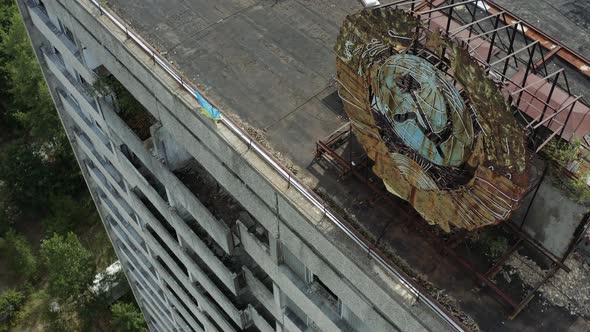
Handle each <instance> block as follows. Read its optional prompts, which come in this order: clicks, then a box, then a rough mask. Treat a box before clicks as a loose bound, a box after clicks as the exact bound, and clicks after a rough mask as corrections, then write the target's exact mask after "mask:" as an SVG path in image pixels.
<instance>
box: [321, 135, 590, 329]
mask: <svg viewBox="0 0 590 332" xmlns="http://www.w3.org/2000/svg"><path fill="white" fill-rule="evenodd" d="M352 137H353V134H352V131H351V125H350V123H347V124H345V125H343V126H342V127H340V128H339V129H337V130H336V131H334V132H333V133H332V134H330V135H329V136H327V137H326V138H324V139H322V140H319V141H317V143H316V150H315V157H316V160H322V161H325V162H327V163H328V165H329V166H331V167H333V169H334V170H336V172H337V173H338V176H339V177H340V178H346V177H354V178H356V179H357V180H359V181H360V182H361V183H363V185H365V186H366V187H367V188H369V189H370V190H371V191H372V192H373V193H374V196H373V198H372V199H371V202H372V203H375V202H376V201H378V200H384V201H386V203H387V206H389V207H391V211H392V212H393V211H395V214H396V216H395V218H396V220H398V221H400V222H402V223H404V224H406V226H408V227H409V228H410V229H417V230H419V233H420V234H423V235H424V236H427V237H428V241H429V243H431V244H433V245H434V246H435V247H437V248H441V249H442V250H443V252H444V253H445V254H446V255H449V256H450V257H452V258H453V259H454V260H455V261H456V262H457V263H458V264H459V265H460V266H461V267H462V268H464V269H465V270H466V271H468V272H469V273H471V274H473V276H474V277H475V278H476V279H477V280H478V281H479V282H480V283H481V285H482V286H484V287H487V288H489V289H490V290H492V291H493V292H494V293H495V294H496V295H497V296H498V297H499V298H500V299H501V300H503V301H504V302H505V303H506V304H508V306H509V311H508V317H509V318H510V319H513V318H515V317H516V316H517V315H518V314H519V313H520V312H521V311H522V309H524V308H525V307H526V305H527V304H528V303H529V302H530V301H531V300H532V299H533V298H534V296H535V294H536V292H537V291H538V289H539V288H540V287H541V286H543V285H544V284H545V283H546V282H547V281H548V280H549V279H550V278H551V277H552V276H553V275H554V274H555V273H556V272H557V271H558V270H559V269H563V270H564V271H566V272H570V271H571V270H570V268H569V267H568V266H567V265H565V263H564V262H565V260H566V259H567V258H568V257H569V255H570V253H571V252H572V251H573V249H574V248H575V245H576V244H577V243H578V242H579V241H580V239H581V238H582V236H583V234H584V232H585V229H586V228H587V227H588V225H590V223H589V220H590V219H589V218H588V216H585V217H584V220H582V221H581V222H580V229H579V230H578V232H577V234H576V235H575V236H574V238H573V240H572V241H571V243H569V244H568V250H567V251H566V253H565V254H563V255H561V256H558V255H556V254H554V253H553V252H551V250H549V249H547V248H546V247H544V246H543V245H542V244H541V243H539V242H538V241H536V240H535V239H533V238H532V237H531V236H529V235H528V234H527V233H525V232H524V231H523V230H522V227H523V226H524V225H523V223H520V225H515V224H514V223H513V222H512V221H506V222H503V223H501V224H500V225H498V226H494V227H502V228H503V230H504V231H506V232H507V233H509V234H511V235H512V237H513V238H514V239H515V240H516V241H515V242H514V243H513V244H512V245H511V246H510V248H509V249H508V250H506V251H505V252H504V253H503V254H502V255H501V256H500V258H498V259H497V260H495V261H494V262H492V263H491V265H490V266H489V267H488V268H487V269H486V270H485V271H483V272H482V271H478V269H477V268H476V267H475V264H473V263H472V262H470V261H469V260H468V259H467V258H466V257H463V256H462V255H461V254H460V253H459V252H457V250H455V248H457V247H458V246H459V245H460V244H461V243H463V242H464V241H465V238H466V235H467V232H466V231H461V232H458V233H456V234H455V235H454V236H452V237H450V238H447V239H443V238H441V237H440V235H439V234H438V233H436V232H435V231H434V229H433V228H432V227H431V226H429V225H428V224H427V223H426V222H421V221H420V219H421V217H420V215H419V214H418V213H416V212H415V211H413V210H411V209H407V207H405V206H403V205H402V204H400V200H399V199H397V198H396V197H395V196H393V195H392V194H391V193H390V192H388V191H387V190H385V189H384V188H382V187H381V186H379V185H377V184H376V182H375V181H372V180H371V175H372V174H371V172H370V166H371V163H370V161H369V159H368V158H367V157H366V156H365V155H357V154H354V155H353V153H352V151H353V147H352V146H351V145H352V144H353V142H352ZM345 146H346V147H347V149H348V151H347V152H344V151H345V150H346V149H343V148H342V147H345ZM545 171H546V169H545ZM543 178H544V176H541V177H540V178H539V179H537V183H536V184H535V185H533V186H531V192H532V193H533V197H532V201H533V200H534V198H535V196H536V192H537V190H538V188H539V186H540V185H541V183H542V181H543ZM532 201H531V202H532ZM392 218H393V215H392ZM523 220H524V219H523ZM384 231H385V230H384ZM384 231H383V232H381V235H383V234H384ZM380 240H381V237H379V238H377V242H379V241H380ZM523 246H527V247H528V248H530V249H532V250H535V251H536V252H538V253H540V254H541V255H542V256H544V257H545V258H547V259H548V260H549V261H550V262H551V266H550V268H549V270H547V271H545V272H543V276H542V278H541V281H540V282H538V283H537V284H536V285H534V286H533V288H532V289H531V290H529V292H528V293H527V294H526V295H525V296H524V297H523V298H522V299H520V300H518V299H515V298H514V297H513V296H511V295H510V294H508V292H506V291H504V290H502V289H501V288H500V287H499V286H498V285H497V284H496V282H494V280H493V279H494V277H495V276H496V274H497V273H498V272H499V271H500V270H501V268H502V266H503V265H504V264H505V263H506V261H507V260H508V259H509V258H510V257H511V256H512V255H513V254H514V253H515V252H516V251H517V250H518V249H519V248H521V247H523Z"/></svg>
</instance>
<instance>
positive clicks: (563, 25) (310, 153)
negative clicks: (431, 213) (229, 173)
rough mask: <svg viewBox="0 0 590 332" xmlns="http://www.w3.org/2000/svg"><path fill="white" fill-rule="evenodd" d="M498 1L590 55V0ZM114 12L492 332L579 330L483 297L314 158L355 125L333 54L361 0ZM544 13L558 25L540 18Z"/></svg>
mask: <svg viewBox="0 0 590 332" xmlns="http://www.w3.org/2000/svg"><path fill="white" fill-rule="evenodd" d="M382 2H383V3H385V2H386V1H382ZM498 2H499V3H500V4H502V5H503V6H505V7H507V8H508V9H511V10H514V12H515V14H516V15H518V16H523V17H526V18H528V19H532V20H533V21H532V22H531V23H533V24H535V25H537V26H538V27H539V28H542V29H545V30H546V31H548V33H549V34H552V33H555V35H554V37H555V38H556V39H559V40H561V41H562V42H564V43H565V44H568V45H570V46H572V47H573V48H574V49H576V50H578V51H579V52H580V53H582V54H588V53H590V43H589V42H588V34H587V29H588V20H587V18H588V16H587V15H589V14H588V13H589V12H590V11H589V9H590V2H589V3H587V4H584V5H581V6H582V8H581V9H585V10H586V11H585V13H577V12H576V10H575V9H576V8H580V7H579V6H578V5H579V4H578V2H580V1H574V0H569V1H568V0H558V1H551V2H549V1H541V2H542V3H543V5H537V4H538V3H539V1H538V0H526V1H522V0H521V1H511V0H500V1H498ZM550 3H551V4H550ZM109 6H110V7H111V8H113V9H114V10H115V11H116V12H117V13H118V14H119V15H120V16H121V17H122V18H123V19H125V20H126V21H127V22H129V24H130V25H131V26H132V27H133V28H134V29H135V30H136V31H137V32H138V33H139V34H140V35H141V36H142V37H144V38H145V39H146V40H147V41H148V42H150V43H151V44H152V46H154V47H156V48H158V49H159V50H160V52H161V53H162V55H164V56H165V57H166V58H167V59H169V60H170V61H171V62H172V64H173V65H174V66H176V67H177V68H178V69H179V70H180V71H182V72H183V73H184V74H185V76H186V77H187V78H188V79H190V80H191V81H192V82H193V83H195V84H196V85H197V86H198V87H199V88H200V89H201V90H202V91H203V93H204V94H206V95H207V96H208V97H209V98H210V99H211V100H212V101H214V102H215V103H216V104H217V106H218V107H219V108H220V109H221V110H222V111H223V112H225V113H230V114H233V115H235V116H237V117H239V118H240V119H241V120H243V121H244V122H246V123H248V124H249V125H250V126H251V127H253V128H256V129H257V130H259V131H260V132H261V133H262V134H263V135H264V136H265V138H266V140H267V141H268V143H269V144H270V146H271V147H272V148H273V149H274V150H276V151H278V152H280V153H281V154H283V155H284V156H287V157H288V158H289V159H290V160H291V161H292V162H293V163H294V164H295V165H296V166H298V168H300V169H302V170H306V171H305V172H304V173H305V175H306V176H308V177H309V178H312V179H313V180H312V183H313V185H315V186H316V188H321V189H322V190H323V191H325V192H327V193H328V194H329V195H330V196H331V197H332V198H333V200H334V201H335V202H337V203H338V204H339V205H341V206H343V207H344V208H345V210H346V211H347V212H349V213H350V214H353V215H355V216H356V218H357V219H358V220H361V221H362V223H363V226H365V227H366V228H367V229H368V230H369V231H370V232H371V233H373V234H375V235H382V236H381V237H380V238H381V241H384V242H386V243H388V245H389V246H390V247H391V248H392V249H393V250H394V251H395V252H396V253H397V254H398V255H399V256H400V257H402V258H403V259H404V260H405V261H406V262H407V263H408V264H409V265H410V266H412V268H414V269H415V270H416V271H417V272H418V273H419V274H420V275H421V276H423V277H424V278H425V279H427V280H428V281H430V282H432V283H433V284H435V285H436V286H437V287H438V288H440V289H444V290H445V293H447V294H450V295H452V296H453V297H454V298H456V299H457V302H458V305H459V306H460V307H461V309H463V310H464V311H466V312H468V313H469V314H470V315H471V316H472V317H473V318H474V319H475V320H476V321H477V323H478V324H479V325H480V327H481V328H482V329H483V330H499V329H503V330H514V331H526V330H531V331H533V330H534V331H538V330H545V329H547V330H564V329H566V328H568V327H570V326H573V324H579V321H578V322H576V321H577V318H576V317H573V316H571V315H569V314H568V312H567V311H566V310H562V309H561V308H558V307H543V305H542V303H541V301H540V300H538V297H537V298H536V299H535V300H533V302H531V304H530V305H529V307H528V308H527V309H525V311H524V312H523V313H521V315H520V316H519V317H518V318H517V319H516V320H513V321H508V320H507V319H506V311H505V307H504V306H503V305H502V304H501V303H500V302H499V301H497V300H496V299H495V297H494V296H492V295H491V292H489V291H486V290H485V289H484V290H481V291H479V292H474V291H473V289H475V288H477V287H478V284H477V283H476V282H475V280H473V278H472V276H471V275H469V274H468V273H466V272H464V271H463V270H460V269H459V268H458V267H457V264H456V263H455V262H454V261H453V260H452V259H450V258H448V257H445V256H443V255H442V254H441V250H440V248H435V247H433V246H432V245H431V244H430V243H429V242H428V239H427V238H424V237H422V236H421V235H420V234H418V232H416V231H415V229H413V228H412V227H409V226H408V225H407V223H406V220H402V219H404V218H407V217H403V216H402V215H403V214H400V213H396V211H391V206H387V205H386V204H383V203H382V202H381V203H375V204H367V203H366V202H367V201H368V200H369V199H370V196H371V195H372V194H371V192H369V191H368V190H367V189H366V188H363V184H361V183H360V182H358V181H356V180H354V179H347V180H342V181H340V180H338V179H337V178H336V176H335V175H334V173H333V172H330V171H329V170H328V171H327V170H326V169H325V168H322V167H320V166H319V165H317V163H315V162H314V151H315V144H316V141H318V140H319V139H322V138H324V137H325V136H327V135H328V134H330V133H332V132H333V131H334V130H336V129H337V128H339V127H341V126H342V125H343V124H345V123H346V120H345V118H346V116H345V114H344V113H343V112H342V111H341V107H340V106H339V100H338V98H337V96H336V95H335V94H334V93H335V91H336V86H335V82H334V80H333V78H334V77H335V73H336V71H335V54H334V52H333V51H332V48H333V45H334V42H335V40H336V36H337V34H338V32H339V25H340V23H341V22H342V21H343V19H344V18H345V16H346V15H347V14H349V13H352V12H355V11H357V10H360V9H361V8H362V5H361V3H360V2H359V1H357V0H278V1H275V0H265V1H256V0H216V1H211V0H167V1H156V0H109ZM576 6H578V7H576ZM584 6H585V7H584ZM586 7H588V8H586ZM581 9H580V10H581ZM533 11H534V13H533ZM537 11H538V12H537ZM559 15H562V16H564V17H566V18H567V19H561V18H559V17H560V16H559ZM585 15H586V16H585ZM535 17H539V19H541V17H543V18H546V17H549V18H551V21H539V22H535V21H534V19H535ZM543 20H544V19H543ZM554 21H555V22H554ZM546 22H549V23H546ZM558 23H559V25H558ZM572 29H573V30H572ZM585 29H586V30H585ZM570 30H571V31H570ZM355 181H356V182H355ZM400 204H403V202H401V203H400ZM408 209H411V207H408ZM417 222H421V221H417ZM376 237H377V236H376ZM541 310H545V311H544V312H543V313H541Z"/></svg>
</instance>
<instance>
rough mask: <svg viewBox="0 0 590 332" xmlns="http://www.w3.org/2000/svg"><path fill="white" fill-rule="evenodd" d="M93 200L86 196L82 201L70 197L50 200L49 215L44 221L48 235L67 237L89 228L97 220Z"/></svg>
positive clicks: (51, 198)
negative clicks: (55, 234)
mask: <svg viewBox="0 0 590 332" xmlns="http://www.w3.org/2000/svg"><path fill="white" fill-rule="evenodd" d="M93 210H94V209H93V203H92V200H91V199H89V197H88V196H84V197H83V198H82V199H81V200H80V201H76V200H74V199H73V198H72V197H71V196H69V195H57V196H51V197H50V198H49V215H48V216H47V217H46V218H45V219H44V220H43V223H44V226H45V231H46V233H47V234H53V233H57V234H59V235H65V234H67V233H68V232H71V231H73V230H76V229H79V228H80V227H81V226H87V225H89V224H90V223H92V222H93V221H94V220H95V217H94V215H93V214H94V211H93Z"/></svg>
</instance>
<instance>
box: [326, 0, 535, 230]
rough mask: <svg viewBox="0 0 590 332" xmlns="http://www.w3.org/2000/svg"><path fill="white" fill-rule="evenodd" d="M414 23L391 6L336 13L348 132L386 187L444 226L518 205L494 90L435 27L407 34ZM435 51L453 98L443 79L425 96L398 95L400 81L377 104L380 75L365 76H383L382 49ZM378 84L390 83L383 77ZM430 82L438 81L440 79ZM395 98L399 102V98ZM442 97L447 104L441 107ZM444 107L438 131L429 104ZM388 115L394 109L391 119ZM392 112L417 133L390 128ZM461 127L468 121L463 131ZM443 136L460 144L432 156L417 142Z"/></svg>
mask: <svg viewBox="0 0 590 332" xmlns="http://www.w3.org/2000/svg"><path fill="white" fill-rule="evenodd" d="M417 27H418V21H417V19H416V18H415V17H414V16H412V15H411V14H408V13H406V12H404V11H402V10H398V9H394V8H391V7H383V8H377V9H366V10H363V11H360V12H358V13H355V14H352V15H349V16H348V17H347V18H346V19H345V21H344V23H343V24H342V27H341V30H340V35H339V37H338V39H337V42H336V45H335V47H334V50H335V52H336V54H337V57H336V68H337V80H338V83H339V86H338V89H339V93H340V96H341V97H342V99H343V102H344V110H345V112H346V113H347V115H348V117H349V118H350V120H351V123H352V128H353V131H354V133H355V135H356V137H357V138H358V140H359V142H360V143H361V144H362V145H363V147H364V149H365V151H366V153H367V155H368V157H369V158H370V159H372V160H373V161H374V162H375V165H374V167H373V171H374V172H375V174H376V175H377V176H379V177H380V178H381V179H382V180H383V182H384V184H385V185H386V187H387V188H388V190H389V191H391V192H392V193H393V194H395V195H397V196H399V197H401V198H403V199H405V200H407V201H408V202H410V204H412V206H413V207H414V208H415V209H416V210H417V211H418V212H419V213H420V214H421V215H422V217H423V218H424V219H425V220H426V221H427V222H429V223H431V224H437V225H438V226H439V227H441V228H442V229H444V230H446V231H450V229H451V227H457V228H464V229H467V230H474V229H477V228H480V227H484V226H486V225H492V224H496V223H498V222H501V221H502V220H505V219H507V218H508V217H509V215H510V213H511V212H512V211H514V210H515V209H516V208H517V207H518V206H519V204H520V202H521V200H522V198H523V196H524V194H525V192H526V188H527V185H528V181H529V174H528V167H527V166H528V164H529V160H527V154H526V148H525V141H524V134H523V132H522V130H521V128H520V127H519V125H518V124H517V122H516V120H515V119H514V118H513V116H512V114H511V112H510V110H509V107H508V104H507V103H506V101H505V100H504V98H503V96H502V94H501V92H500V91H499V89H498V88H497V87H496V85H495V84H494V82H493V81H492V80H491V79H490V78H489V77H487V75H486V73H485V71H484V69H483V68H481V67H480V66H479V64H478V63H477V61H475V60H474V59H472V58H471V57H470V56H469V53H468V52H467V50H466V49H464V48H463V47H461V46H460V44H459V43H458V42H456V41H454V40H450V39H448V38H447V37H446V36H443V35H441V34H440V33H438V32H430V31H424V30H422V32H420V35H417V32H416V31H417ZM419 39H420V41H419ZM443 50H445V51H446V52H447V54H448V55H449V58H450V74H452V76H453V77H454V78H455V79H456V80H457V86H460V87H462V88H463V89H464V91H463V94H462V95H461V96H462V97H461V98H463V100H460V101H458V100H456V98H455V99H454V97H453V96H452V94H453V92H452V91H451V90H450V89H449V88H448V87H445V89H442V88H441V89H438V90H437V89H436V88H432V91H429V92H428V98H424V99H425V100H427V102H421V101H416V100H415V99H414V100H413V101H412V100H410V99H408V98H407V96H405V97H406V99H403V98H402V97H403V96H402V97H400V95H399V94H400V93H406V94H407V93H408V90H411V89H412V85H411V84H410V88H409V89H405V90H399V89H397V88H391V89H389V90H390V91H391V92H390V93H391V94H392V95H391V98H389V99H387V100H388V101H390V102H389V103H387V107H384V106H383V104H384V103H382V104H381V105H380V104H379V103H378V102H379V100H378V99H377V98H376V94H377V93H378V91H376V90H377V89H382V88H383V86H382V85H383V83H375V82H384V81H383V80H381V81H379V80H377V79H376V77H377V75H379V73H380V71H379V68H380V67H381V66H383V64H387V63H389V64H390V63H392V60H391V59H392V57H396V56H399V55H401V54H403V55H415V56H421V54H428V53H430V54H442V52H443ZM388 61H389V62H388ZM423 61H426V60H423ZM419 62H420V61H418V63H419ZM408 71H409V72H412V74H411V75H415V76H416V77H418V78H419V80H418V83H420V79H422V80H428V79H431V78H428V77H419V76H420V75H422V74H423V73H430V72H432V71H431V70H424V71H417V70H413V71H412V70H411V68H410V69H408ZM415 73H417V74H415ZM393 76H395V75H393ZM424 82H426V83H428V81H424ZM426 83H425V84H426ZM388 84H390V85H391V86H393V84H392V82H391V81H389V83H388ZM428 84H429V83H428ZM437 84H439V85H446V83H445V82H441V81H440V80H439V81H438V83H437ZM398 86H399V85H398ZM403 88H405V86H403ZM414 88H415V87H414ZM420 88H422V85H420ZM384 91H385V93H387V89H385V90H384ZM400 91H401V92H400ZM440 91H444V92H440ZM410 92H411V91H410ZM419 92H421V93H424V90H422V91H419ZM380 93H382V94H383V91H381V92H380ZM436 93H438V94H439V95H436ZM433 94H434V95H433ZM418 96H420V95H418ZM441 98H442V99H444V102H442V101H441V100H442V99H441ZM401 100H405V102H406V104H405V105H401V102H400V101H401ZM392 101H393V102H392ZM449 103H455V104H454V105H453V107H449ZM467 104H469V106H466V105H467ZM396 105H397V107H396ZM416 105H418V106H416ZM441 105H443V106H441ZM445 106H446V107H445ZM400 108H403V109H404V110H405V111H404V112H400ZM445 109H446V110H449V109H451V110H452V112H448V113H447V118H448V119H449V120H448V121H449V122H448V123H447V125H446V127H449V128H452V130H451V131H450V134H449V130H447V132H446V136H445V137H443V134H442V133H444V131H443V130H442V129H441V128H442V127H445V126H444V121H445V120H444V119H445V118H444V117H443V116H442V115H441V114H437V113H436V112H438V113H440V112H442V111H443V110H445ZM427 112H430V113H427ZM392 114H401V115H397V117H396V118H393V120H392ZM412 114H414V115H412ZM461 114H468V115H469V116H468V117H465V116H462V115H461ZM388 116H389V117H388ZM436 116H438V118H436ZM420 117H421V118H420ZM400 119H401V120H400ZM408 119H410V120H408ZM436 119H439V120H440V119H442V120H440V121H443V122H442V125H441V123H438V124H436V123H435V124H434V125H433V123H430V121H433V122H434V121H435V120H436ZM395 121H415V125H414V126H415V127H420V130H421V131H422V134H424V138H422V139H423V140H424V141H422V142H419V143H420V144H414V145H412V144H410V142H408V141H409V140H410V139H416V137H418V136H419V135H420V134H421V133H420V132H418V131H415V132H416V135H418V136H411V135H410V136H407V137H404V136H403V135H401V134H400V131H399V130H398V131H397V132H396V128H395V126H396V125H398V123H394V122H395ZM465 121H470V122H469V123H465ZM427 122H428V123H427ZM460 122H463V123H462V127H461V126H459V125H458V124H459V123H460ZM425 123H427V124H426V125H425ZM427 125H429V126H432V127H431V128H430V127H429V128H426V127H427ZM437 125H439V127H440V128H439V127H436V126H437ZM446 127H445V128H446ZM425 128H426V129H427V130H426V129H425ZM432 128H438V129H437V130H439V131H438V132H437V131H436V130H435V129H432ZM457 128H459V129H457ZM461 128H463V129H465V130H467V132H461V130H460V129H461ZM469 128H475V129H473V132H468V130H469ZM398 129H399V128H398ZM433 137H434V138H433ZM448 137H451V138H453V139H457V142H459V141H461V142H463V143H464V144H465V147H464V149H461V150H457V149H456V146H453V145H448V144H447V146H446V147H445V148H446V150H443V154H442V156H443V157H442V158H435V154H436V153H440V150H434V149H430V150H427V149H426V148H425V147H428V146H430V147H432V144H433V142H434V143H437V144H440V141H441V140H444V139H447V141H445V142H449V141H448V140H449V139H451V138H448ZM467 137H469V138H470V140H468V139H467ZM437 140H438V141H437ZM441 145H442V144H441ZM436 151H438V152H436ZM446 151H451V152H453V153H462V155H459V157H457V158H455V159H453V160H451V161H449V160H448V158H447V159H445V157H444V152H446Z"/></svg>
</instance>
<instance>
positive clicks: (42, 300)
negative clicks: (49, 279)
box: [12, 285, 50, 332]
mask: <svg viewBox="0 0 590 332" xmlns="http://www.w3.org/2000/svg"><path fill="white" fill-rule="evenodd" d="M46 286H47V285H44V287H42V288H43V289H40V290H37V291H35V292H33V293H32V294H31V295H30V296H29V297H28V298H27V301H26V302H25V304H24V306H23V308H22V310H21V311H20V312H19V316H18V319H17V325H16V326H15V327H14V328H13V329H12V331H14V332H20V331H23V332H25V331H27V332H36V331H47V325H46V323H45V322H46V321H47V319H46V318H47V316H48V315H49V310H48V309H49V302H50V299H49V295H47V293H46V292H45V288H46Z"/></svg>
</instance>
